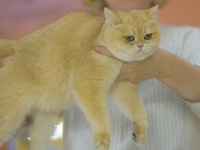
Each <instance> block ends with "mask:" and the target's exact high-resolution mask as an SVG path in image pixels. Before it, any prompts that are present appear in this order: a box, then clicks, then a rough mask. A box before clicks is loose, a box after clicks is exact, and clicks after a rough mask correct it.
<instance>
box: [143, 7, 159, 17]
mask: <svg viewBox="0 0 200 150" xmlns="http://www.w3.org/2000/svg"><path fill="white" fill-rule="evenodd" d="M158 8H159V5H156V6H153V7H151V8H149V9H147V10H146V14H147V15H148V16H150V17H151V18H152V19H153V20H156V19H157V13H158Z"/></svg>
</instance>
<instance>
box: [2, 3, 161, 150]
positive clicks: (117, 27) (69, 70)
mask: <svg viewBox="0 0 200 150" xmlns="http://www.w3.org/2000/svg"><path fill="white" fill-rule="evenodd" d="M157 9H158V7H157V6H156V7H152V8H151V9H147V10H134V11H130V12H121V11H111V10H109V9H105V11H104V13H105V23H104V19H103V18H101V17H98V16H95V15H92V14H90V13H86V12H80V11H79V12H76V11H75V12H71V13H69V14H66V15H65V16H64V17H62V18H61V19H59V20H57V21H55V22H54V23H52V24H50V25H48V26H46V27H44V28H42V29H40V30H38V31H35V32H33V33H31V34H29V35H27V36H25V37H24V38H21V39H19V40H15V41H4V40H0V48H1V51H2V52H1V53H0V54H1V55H2V56H3V55H7V54H6V53H8V54H10V52H12V51H13V50H14V51H15V54H14V55H13V57H12V58H11V59H10V60H9V61H7V62H6V63H5V65H4V66H3V67H2V68H1V70H0V83H1V84H0V147H1V146H2V145H3V143H4V142H6V141H7V140H8V139H9V138H11V137H12V136H13V134H14V133H15V132H16V131H17V130H18V129H19V128H20V127H21V126H22V125H23V124H24V122H25V121H27V120H28V122H29V124H28V126H27V128H28V130H29V134H30V138H31V150H46V149H47V146H48V142H49V139H50V136H51V134H52V133H53V131H54V125H55V124H56V123H58V121H59V116H60V115H62V114H64V113H65V111H66V109H67V108H68V107H69V106H70V104H71V103H72V98H74V99H75V103H76V104H77V105H78V106H79V107H80V108H81V109H82V111H83V113H84V114H85V115H86V117H87V119H88V121H89V123H90V124H91V127H92V130H93V136H94V142H95V145H96V149H97V150H108V149H109V147H110V126H109V124H110V122H109V117H108V111H107V108H106V102H105V100H106V95H107V94H111V96H112V97H113V99H114V100H115V102H116V103H117V104H118V106H119V108H120V109H121V111H122V112H123V113H124V115H125V116H126V117H128V118H129V119H130V121H131V122H132V124H133V132H134V133H133V139H134V141H135V142H136V143H137V144H139V145H141V144H143V143H144V141H145V138H146V134H147V116H146V114H145V110H144V106H143V104H142V101H140V99H139V96H138V94H137V93H136V85H133V84H132V83H130V82H128V81H120V82H115V79H116V78H117V76H118V75H119V72H120V69H121V67H122V64H123V62H129V61H140V60H143V59H145V58H147V57H149V56H150V55H152V54H153V53H154V52H155V50H156V48H157V46H158V43H159V39H160V35H159V31H158V28H157V26H156V23H155V21H154V19H152V18H154V15H155V13H156V11H157ZM98 44H100V45H103V46H105V47H107V48H108V49H109V50H110V52H111V53H112V54H113V55H114V56H115V57H116V58H117V59H112V58H109V57H106V56H102V55H100V54H98V53H96V52H95V51H94V48H95V46H96V45H98ZM6 49H9V50H8V52H5V53H4V52H3V51H4V50H6ZM130 132H131V131H130Z"/></svg>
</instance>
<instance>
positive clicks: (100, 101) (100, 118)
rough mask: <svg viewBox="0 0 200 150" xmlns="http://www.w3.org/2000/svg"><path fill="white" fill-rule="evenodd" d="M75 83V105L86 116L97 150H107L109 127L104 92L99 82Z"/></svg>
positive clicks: (108, 145)
mask: <svg viewBox="0 0 200 150" xmlns="http://www.w3.org/2000/svg"><path fill="white" fill-rule="evenodd" d="M86 80H87V79H85V80H84V82H77V84H75V85H74V91H75V92H74V93H75V97H76V103H77V104H78V106H79V107H80V108H81V109H82V111H83V112H84V114H85V115H86V117H87V119H88V121H89V123H90V124H91V127H92V130H93V136H94V141H95V145H96V149H97V150H109V147H110V125H109V117H108V112H107V108H106V103H105V91H104V90H103V89H104V88H103V87H100V85H101V83H99V81H92V80H91V81H88V82H87V81H86Z"/></svg>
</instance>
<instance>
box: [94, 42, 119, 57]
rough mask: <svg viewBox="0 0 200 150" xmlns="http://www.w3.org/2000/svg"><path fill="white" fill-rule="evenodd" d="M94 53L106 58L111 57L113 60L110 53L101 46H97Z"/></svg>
mask: <svg viewBox="0 0 200 150" xmlns="http://www.w3.org/2000/svg"><path fill="white" fill-rule="evenodd" d="M95 51H96V52H97V53H99V54H102V55H105V56H108V57H112V58H115V57H114V56H113V55H112V53H111V52H110V51H109V50H108V49H107V48H105V47H104V46H101V45H98V46H97V47H96V48H95Z"/></svg>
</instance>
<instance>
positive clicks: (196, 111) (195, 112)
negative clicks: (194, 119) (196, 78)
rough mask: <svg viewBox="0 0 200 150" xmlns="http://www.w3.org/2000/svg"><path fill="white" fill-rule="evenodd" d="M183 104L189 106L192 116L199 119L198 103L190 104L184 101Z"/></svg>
mask: <svg viewBox="0 0 200 150" xmlns="http://www.w3.org/2000/svg"><path fill="white" fill-rule="evenodd" d="M185 103H186V104H187V105H189V107H190V109H191V110H192V111H193V112H194V114H195V115H197V116H198V117H199V118H200V102H198V103H192V102H188V101H185Z"/></svg>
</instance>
